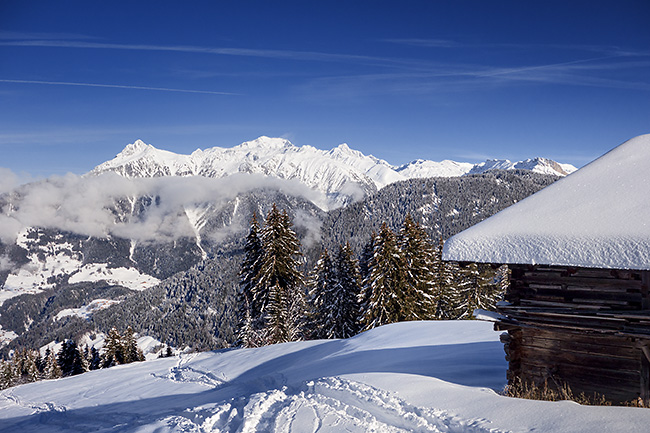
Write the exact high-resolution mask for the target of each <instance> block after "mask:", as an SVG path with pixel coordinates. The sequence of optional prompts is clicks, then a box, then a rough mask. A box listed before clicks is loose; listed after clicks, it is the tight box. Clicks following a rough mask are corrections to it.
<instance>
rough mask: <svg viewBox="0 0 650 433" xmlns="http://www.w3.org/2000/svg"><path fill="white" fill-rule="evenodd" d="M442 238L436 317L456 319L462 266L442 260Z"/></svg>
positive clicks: (441, 241)
mask: <svg viewBox="0 0 650 433" xmlns="http://www.w3.org/2000/svg"><path fill="white" fill-rule="evenodd" d="M443 245H444V242H443V240H442V238H440V241H439V243H438V248H437V254H436V256H437V261H436V263H437V266H436V271H435V275H436V284H435V285H436V289H437V290H436V293H435V295H434V296H435V299H434V303H435V304H436V312H435V318H436V319H439V320H450V319H455V318H456V317H457V316H458V314H457V312H456V308H457V306H458V303H459V302H460V299H459V296H458V281H459V276H460V274H461V271H460V267H459V266H458V263H456V262H447V261H444V260H442V247H443Z"/></svg>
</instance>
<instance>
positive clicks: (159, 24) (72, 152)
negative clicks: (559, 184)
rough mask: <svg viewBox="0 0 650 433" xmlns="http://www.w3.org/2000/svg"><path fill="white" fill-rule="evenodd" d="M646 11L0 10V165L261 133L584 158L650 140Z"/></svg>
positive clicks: (130, 5) (356, 5)
mask: <svg viewBox="0 0 650 433" xmlns="http://www.w3.org/2000/svg"><path fill="white" fill-rule="evenodd" d="M649 18H650V2H647V1H625V0H623V1H621V0H619V1H611V2H598V1H595V2H594V1H584V2H583V1H571V2H565V1H563V2H559V1H544V2H523V1H454V2H442V1H440V2H438V1H400V2H397V1H394V2H387V1H328V2H318V1H313V2H311V1H310V2H306V1H278V2H268V1H264V2H262V1H259V2H253V1H239V2H201V1H192V2H172V1H155V2H154V1H149V2H147V1H140V2H122V1H111V2H87V1H85V2H80V1H64V0H63V1H57V2H52V1H20V0H3V1H2V2H1V3H0V154H1V155H2V159H1V160H0V167H6V168H9V169H11V170H13V171H15V172H27V173H30V174H31V175H33V176H36V177H42V176H49V175H51V174H63V173H66V172H73V173H84V172H86V171H88V170H90V169H92V167H94V166H95V165H97V164H99V163H101V162H103V161H105V160H108V159H110V158H112V157H113V156H114V155H115V154H117V153H118V152H119V151H120V150H121V149H122V148H123V147H124V146H125V145H126V144H128V143H131V142H133V141H134V140H136V139H138V138H140V139H142V140H144V141H145V142H147V143H150V144H153V145H154V146H156V147H158V148H161V149H166V150H171V151H174V152H178V153H190V152H192V151H193V150H195V149H196V148H199V147H200V148H207V147H212V146H222V147H231V146H234V145H236V144H239V143H241V142H243V141H247V140H252V139H255V138H257V137H258V136H260V135H268V136H282V137H286V138H288V139H289V140H291V141H292V142H293V143H294V144H296V145H303V144H309V145H312V146H315V147H318V148H321V149H330V148H332V147H334V146H336V145H338V144H340V143H343V142H346V143H348V144H349V145H350V147H352V148H354V149H358V150H360V151H362V152H364V153H366V154H373V155H375V156H377V157H379V158H382V159H385V160H387V161H388V162H390V163H392V164H395V165H399V164H403V163H406V162H408V161H411V160H413V159H417V158H422V159H431V160H442V159H454V160H457V161H468V162H478V161H481V160H484V159H486V158H508V159H511V160H519V159H525V158H529V157H535V156H545V157H549V158H552V159H555V160H558V161H560V162H568V163H572V164H574V165H576V166H581V165H584V164H585V163H587V162H589V161H590V160H592V159H594V158H595V157H598V156H600V155H601V154H603V153H604V152H606V151H608V150H609V149H611V148H613V147H614V146H616V145H618V144H620V143H621V142H623V141H625V140H627V139H629V138H632V137H634V136H637V135H640V134H645V133H650V26H648V19H649Z"/></svg>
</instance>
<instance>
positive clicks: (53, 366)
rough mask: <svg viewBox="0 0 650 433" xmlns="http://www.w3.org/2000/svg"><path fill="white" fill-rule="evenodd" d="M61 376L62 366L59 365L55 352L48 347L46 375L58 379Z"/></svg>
mask: <svg viewBox="0 0 650 433" xmlns="http://www.w3.org/2000/svg"><path fill="white" fill-rule="evenodd" d="M61 376H63V373H62V372H61V367H59V363H58V362H57V360H56V356H55V355H54V353H53V352H49V348H48V351H46V357H45V372H44V377H45V379H58V378H59V377H61Z"/></svg>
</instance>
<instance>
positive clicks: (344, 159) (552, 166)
mask: <svg viewBox="0 0 650 433" xmlns="http://www.w3.org/2000/svg"><path fill="white" fill-rule="evenodd" d="M492 168H500V169H507V170H511V169H524V170H532V171H535V172H538V173H546V174H555V175H560V176H564V175H566V174H567V173H569V172H571V171H574V170H575V167H573V166H571V165H570V164H558V163H556V162H554V161H551V160H548V159H545V158H535V159H528V160H526V161H519V162H514V163H513V162H510V161H508V160H488V161H486V162H483V163H481V164H470V163H459V162H454V161H449V160H445V161H442V162H434V161H424V160H416V161H413V162H411V163H409V164H406V165H403V166H400V167H395V166H392V165H390V164H389V163H387V162H386V161H384V160H381V159H378V158H375V157H374V156H372V155H364V154H363V153H361V152H359V151H357V150H353V149H351V148H350V147H349V146H348V145H347V144H345V143H344V144H341V145H339V146H337V147H335V148H333V149H331V150H329V151H325V150H320V149H316V148H315V147H312V146H294V145H293V144H292V143H291V142H289V141H288V140H285V139H283V138H270V137H259V138H257V139H256V140H253V141H247V142H244V143H242V144H240V145H238V146H235V147H232V148H221V147H213V148H210V149H206V150H201V149H198V150H196V151H194V152H193V153H192V154H190V155H180V154H175V153H173V152H169V151H165V150H160V149H156V148H155V147H153V146H152V145H150V144H145V143H144V142H142V141H141V140H137V141H136V142H134V143H133V144H129V145H128V146H126V147H125V148H124V150H123V151H122V152H120V153H119V154H118V155H117V156H116V157H115V158H114V159H112V160H110V161H107V162H105V163H103V164H100V165H98V166H97V167H95V168H94V169H93V170H92V171H91V174H100V173H104V172H107V171H109V172H115V173H118V174H120V175H122V176H126V177H161V176H204V177H212V178H221V177H225V176H228V175H231V174H234V173H257V174H264V175H267V176H273V177H279V178H281V179H297V180H299V181H301V182H302V183H304V184H305V185H307V186H309V187H310V188H313V189H316V190H318V191H321V192H323V193H325V194H326V195H328V196H329V197H330V199H332V200H333V202H334V205H338V206H341V205H344V204H346V203H347V202H348V201H349V199H350V198H351V199H353V200H358V199H361V198H362V197H363V196H364V195H366V194H368V193H370V192H373V191H374V190H376V189H381V188H383V187H384V186H386V185H388V184H390V183H394V182H397V181H400V180H406V179H411V178H428V177H450V176H462V175H464V174H467V173H483V172H485V171H486V170H489V169H492Z"/></svg>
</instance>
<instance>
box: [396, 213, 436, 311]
mask: <svg viewBox="0 0 650 433" xmlns="http://www.w3.org/2000/svg"><path fill="white" fill-rule="evenodd" d="M399 241H400V249H401V251H402V254H403V256H404V262H405V266H406V290H407V295H406V298H407V302H408V303H407V304H406V305H404V307H405V308H406V315H405V317H404V319H405V320H426V319H433V318H435V311H436V291H437V290H436V275H435V265H436V251H435V249H434V247H433V245H431V242H429V239H428V236H427V234H426V232H425V231H424V229H423V228H422V227H420V225H419V224H418V223H416V222H415V221H413V218H411V215H410V214H407V215H406V218H405V219H404V225H403V227H402V230H401V231H400V239H399Z"/></svg>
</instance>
